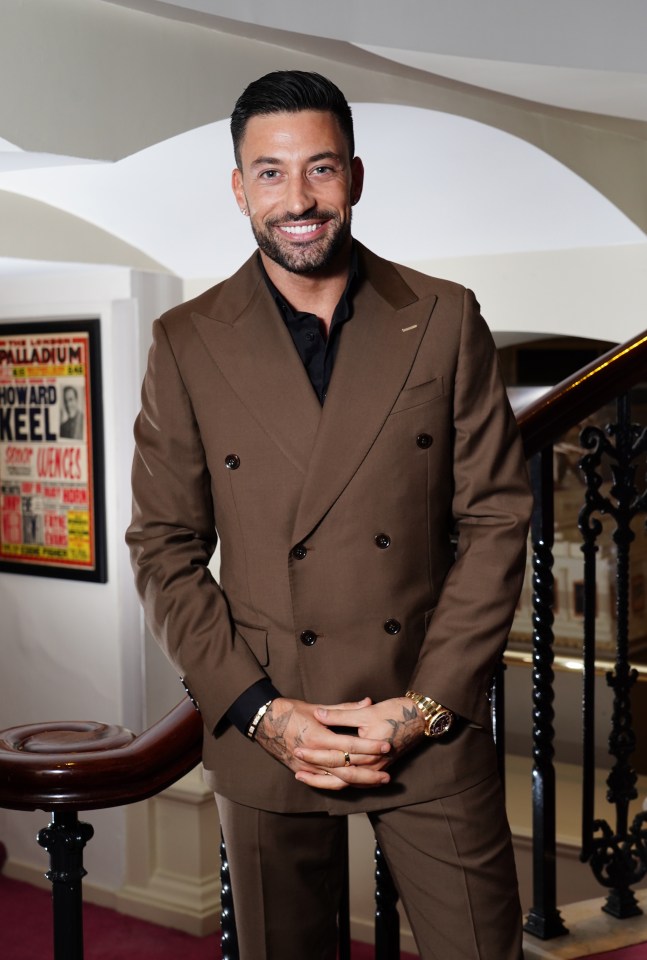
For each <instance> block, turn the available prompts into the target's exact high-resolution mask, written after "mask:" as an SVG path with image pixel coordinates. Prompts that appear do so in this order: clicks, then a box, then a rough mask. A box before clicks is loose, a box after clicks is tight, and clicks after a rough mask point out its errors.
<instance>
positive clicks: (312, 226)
mask: <svg viewBox="0 0 647 960" xmlns="http://www.w3.org/2000/svg"><path fill="white" fill-rule="evenodd" d="M319 227H320V224H319V223H308V224H303V225H302V224H299V225H298V226H296V227H281V230H283V231H285V233H297V234H299V233H300V234H304V233H314V231H315V230H317V229H318V228H319Z"/></svg>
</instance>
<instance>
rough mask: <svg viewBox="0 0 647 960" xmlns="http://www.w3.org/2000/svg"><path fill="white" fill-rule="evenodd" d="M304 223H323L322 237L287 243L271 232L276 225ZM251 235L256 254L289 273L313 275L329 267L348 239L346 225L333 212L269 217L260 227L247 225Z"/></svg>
mask: <svg viewBox="0 0 647 960" xmlns="http://www.w3.org/2000/svg"><path fill="white" fill-rule="evenodd" d="M304 220H327V221H328V229H327V230H326V235H325V236H324V237H321V238H319V239H317V240H311V241H310V242H308V241H307V240H306V241H303V242H301V243H298V244H297V243H291V242H290V240H289V239H288V238H287V237H282V236H281V234H280V233H278V232H277V231H276V230H274V229H273V228H274V227H276V226H277V225H278V224H280V223H286V222H289V223H299V222H303V221H304ZM251 228H252V233H253V234H254V239H255V240H256V243H257V244H258V247H259V249H260V250H262V251H263V253H264V254H265V255H266V256H268V257H269V258H270V260H273V261H274V263H277V264H278V265H279V266H280V267H283V269H284V270H288V271H289V272H290V273H301V274H303V273H316V272H317V271H318V270H324V269H325V268H326V267H328V266H330V264H332V263H333V261H334V260H335V258H336V257H337V256H338V254H339V253H341V251H342V250H343V249H344V247H345V246H346V243H347V241H348V238H349V237H350V221H347V222H345V223H344V222H343V221H342V219H341V217H340V216H339V214H338V213H337V212H336V211H334V210H307V211H306V212H305V213H303V214H301V215H300V216H293V215H292V214H291V213H286V214H285V216H284V217H273V218H272V219H271V220H266V221H265V222H264V223H263V224H262V225H261V226H257V225H256V224H254V222H253V221H252V222H251Z"/></svg>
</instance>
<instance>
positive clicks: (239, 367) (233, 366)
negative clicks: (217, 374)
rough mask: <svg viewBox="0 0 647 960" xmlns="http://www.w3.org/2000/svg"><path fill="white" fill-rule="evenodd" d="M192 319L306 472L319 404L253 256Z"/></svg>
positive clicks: (230, 378)
mask: <svg viewBox="0 0 647 960" xmlns="http://www.w3.org/2000/svg"><path fill="white" fill-rule="evenodd" d="M193 323H194V325H195V327H196V329H197V331H198V333H199V335H200V337H201V338H202V341H203V343H204V344H205V347H206V348H207V350H208V352H209V354H210V356H211V358H212V359H213V361H214V363H215V364H216V365H217V367H218V368H219V370H220V371H221V373H222V374H223V376H224V377H225V379H226V380H227V382H228V383H229V385H230V387H231V388H232V390H234V391H235V393H236V394H237V396H238V397H239V399H240V401H241V402H242V403H243V404H244V405H245V407H246V408H247V410H248V411H249V412H250V414H251V415H252V416H253V417H254V419H255V420H256V421H257V422H258V423H259V424H260V426H261V427H262V428H263V430H265V432H266V433H267V434H268V435H269V436H270V437H271V438H272V440H273V441H274V443H276V445H277V446H278V447H279V448H280V450H281V451H282V452H283V453H284V455H285V456H286V457H287V458H288V460H290V461H291V462H292V463H293V464H294V466H295V467H297V469H298V470H300V471H301V472H302V473H304V474H305V473H306V471H307V469H308V463H309V460H310V455H311V451H312V447H313V444H314V441H315V437H316V434H317V428H318V426H319V421H320V419H321V406H320V404H319V401H318V400H317V397H316V395H315V392H314V390H313V389H312V386H311V384H310V381H309V379H308V375H307V373H306V371H305V369H304V367H303V364H302V363H301V360H300V358H299V355H298V353H297V351H296V350H295V349H294V344H293V343H292V338H291V337H290V334H289V332H288V330H287V327H286V325H285V323H284V322H283V320H282V318H281V316H280V314H279V311H278V309H277V306H276V304H275V302H274V300H273V298H272V296H271V294H270V292H269V291H268V289H267V286H266V284H265V283H264V281H263V278H262V275H261V272H260V269H259V267H258V264H257V262H256V256H255V255H254V256H253V257H252V258H251V259H250V260H248V261H247V263H246V264H244V265H243V267H241V269H240V270H239V271H238V273H236V274H234V276H233V277H231V278H230V279H229V280H228V281H226V282H225V283H224V284H222V285H221V286H220V287H219V288H217V294H216V296H215V298H214V301H213V302H212V303H211V304H209V305H208V306H207V309H206V311H205V313H194V314H193Z"/></svg>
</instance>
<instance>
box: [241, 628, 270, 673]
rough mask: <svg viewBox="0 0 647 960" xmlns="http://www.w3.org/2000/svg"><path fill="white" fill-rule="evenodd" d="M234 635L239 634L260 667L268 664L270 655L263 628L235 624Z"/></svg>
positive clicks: (265, 632)
mask: <svg viewBox="0 0 647 960" xmlns="http://www.w3.org/2000/svg"><path fill="white" fill-rule="evenodd" d="M235 626H236V633H238V634H240V636H241V637H242V638H243V640H244V641H245V643H246V644H247V646H248V647H249V649H250V650H251V651H252V653H253V654H254V656H255V657H256V659H257V660H258V662H259V664H260V665H261V667H266V666H267V665H268V663H269V662H270V653H269V649H268V645H267V630H265V629H264V628H263V627H250V626H249V625H248V624H246V623H236V625H235Z"/></svg>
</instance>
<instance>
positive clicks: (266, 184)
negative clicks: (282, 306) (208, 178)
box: [232, 110, 364, 274]
mask: <svg viewBox="0 0 647 960" xmlns="http://www.w3.org/2000/svg"><path fill="white" fill-rule="evenodd" d="M240 163H241V169H240V170H239V169H238V168H236V169H235V170H234V172H233V175H232V186H233V190H234V194H235V196H236V200H237V202H238V205H239V207H240V208H241V210H247V212H248V214H249V217H250V222H251V226H252V231H253V233H254V237H255V238H256V242H257V243H258V246H259V248H260V250H261V252H262V253H263V254H265V256H267V257H269V258H270V260H273V261H274V262H275V263H277V264H279V266H281V267H283V268H284V269H285V270H289V271H290V273H302V274H307V273H315V272H317V271H322V270H325V269H326V268H327V267H328V266H331V265H333V264H334V262H335V259H336V258H337V256H338V255H339V254H341V253H343V252H346V251H347V249H348V247H349V245H350V223H351V207H352V205H353V204H354V203H357V201H358V200H359V197H360V194H361V192H362V181H363V174H364V171H363V168H362V162H361V160H360V159H359V158H358V157H355V158H354V159H353V160H351V159H350V158H349V156H348V146H347V143H346V140H345V139H344V136H343V134H342V132H341V130H340V129H339V125H338V123H337V120H336V119H335V117H334V116H333V114H331V113H324V112H322V111H319V110H302V111H300V112H298V113H271V114H267V115H264V116H256V117H252V118H251V119H250V120H249V121H248V123H247V126H246V128H245V135H244V137H243V140H242V143H241V147H240Z"/></svg>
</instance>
